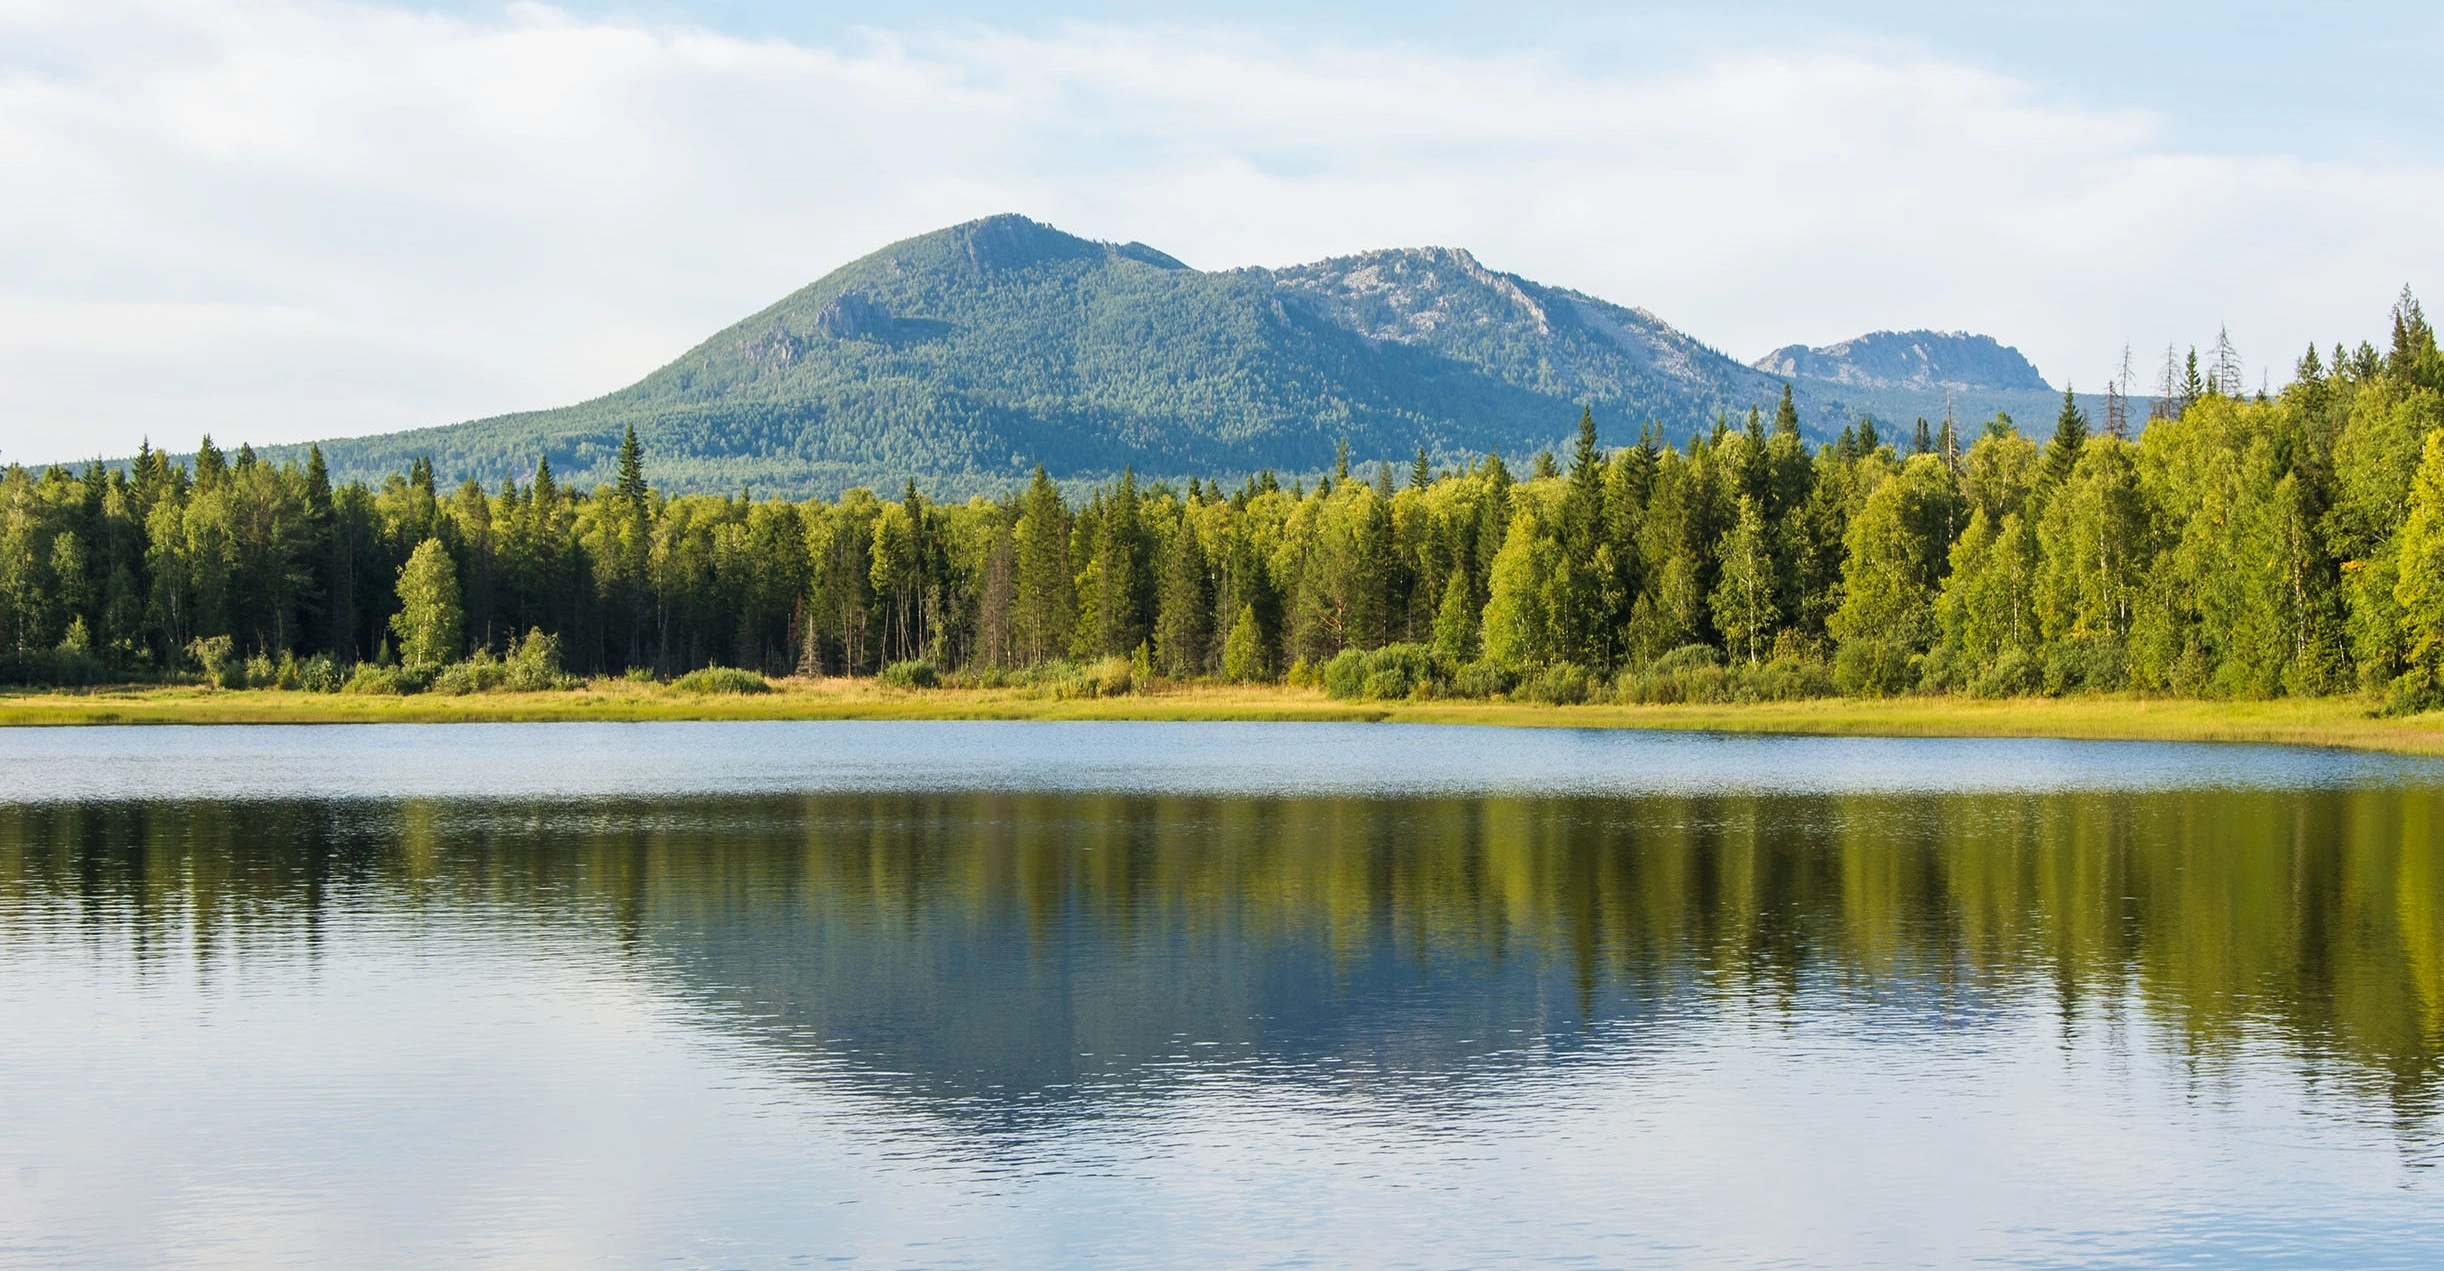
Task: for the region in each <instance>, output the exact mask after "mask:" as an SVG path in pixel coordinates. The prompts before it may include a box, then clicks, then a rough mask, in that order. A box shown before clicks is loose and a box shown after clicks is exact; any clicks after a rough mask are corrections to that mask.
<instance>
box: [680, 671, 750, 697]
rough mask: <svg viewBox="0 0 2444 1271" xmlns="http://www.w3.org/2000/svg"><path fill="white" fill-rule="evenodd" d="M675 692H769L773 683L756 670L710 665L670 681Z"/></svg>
mask: <svg viewBox="0 0 2444 1271" xmlns="http://www.w3.org/2000/svg"><path fill="white" fill-rule="evenodd" d="M670 687H671V691H672V692H674V693H769V692H771V691H772V684H771V682H770V681H768V680H766V679H765V678H764V677H763V676H762V675H759V674H757V673H756V672H754V671H742V670H740V669H738V668H737V667H734V666H708V667H704V668H702V669H699V670H694V671H690V672H688V673H687V674H685V675H682V676H680V677H679V678H678V679H675V680H672V681H671V682H670Z"/></svg>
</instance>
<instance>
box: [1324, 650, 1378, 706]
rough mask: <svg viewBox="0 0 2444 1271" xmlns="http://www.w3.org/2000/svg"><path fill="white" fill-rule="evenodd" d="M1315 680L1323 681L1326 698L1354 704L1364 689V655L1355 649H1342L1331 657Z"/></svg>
mask: <svg viewBox="0 0 2444 1271" xmlns="http://www.w3.org/2000/svg"><path fill="white" fill-rule="evenodd" d="M1316 678H1317V679H1320V680H1322V681H1323V683H1324V693H1325V695H1326V696H1328V697H1337V698H1339V699H1341V700H1342V701H1345V702H1354V701H1356V700H1357V699H1358V696H1359V694H1360V693H1361V692H1363V691H1364V689H1365V685H1366V655H1365V654H1363V653H1360V652H1358V651H1357V650H1356V649H1343V650H1341V651H1340V652H1339V653H1336V654H1334V655H1332V660H1331V661H1329V662H1326V663H1325V664H1324V669H1323V670H1322V671H1320V672H1318V673H1317V675H1316Z"/></svg>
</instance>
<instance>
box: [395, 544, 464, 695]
mask: <svg viewBox="0 0 2444 1271" xmlns="http://www.w3.org/2000/svg"><path fill="white" fill-rule="evenodd" d="M398 594H399V612H398V613H397V614H396V615H394V616H393V617H392V618H391V620H390V629H391V630H392V631H393V632H395V633H397V635H398V637H399V660H400V661H402V662H405V663H406V664H408V665H409V666H439V665H441V664H443V663H446V662H448V661H450V660H451V659H452V658H455V657H457V656H458V652H459V649H460V648H461V647H462V646H463V644H464V643H465V634H464V626H463V624H464V622H465V615H464V613H463V611H462V610H461V609H460V608H459V604H458V567H457V566H456V565H454V564H452V563H451V561H450V554H449V550H448V549H447V548H445V547H443V546H442V543H441V540H440V539H438V538H428V539H426V540H424V541H423V542H422V543H419V544H417V545H416V550H415V551H414V553H412V554H410V555H409V556H408V558H407V563H406V564H405V565H402V566H400V568H399V592H398Z"/></svg>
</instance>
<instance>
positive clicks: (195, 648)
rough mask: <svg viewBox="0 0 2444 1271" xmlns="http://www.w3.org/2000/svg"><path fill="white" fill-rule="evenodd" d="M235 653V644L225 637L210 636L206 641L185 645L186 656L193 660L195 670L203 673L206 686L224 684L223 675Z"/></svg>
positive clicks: (194, 641)
mask: <svg viewBox="0 0 2444 1271" xmlns="http://www.w3.org/2000/svg"><path fill="white" fill-rule="evenodd" d="M235 652H236V645H235V643H234V642H232V641H231V640H230V638H229V637H228V636H225V635H219V636H212V637H209V638H207V639H199V640H191V641H189V642H188V643H187V656H188V657H190V658H193V659H194V660H195V665H196V667H197V669H199V670H201V671H202V672H203V673H204V683H206V684H221V683H224V682H225V680H226V679H227V676H226V674H225V673H226V672H227V671H228V669H229V665H230V662H231V660H232V656H233V655H234V653H235ZM243 682H244V681H243V680H241V681H240V683H243Z"/></svg>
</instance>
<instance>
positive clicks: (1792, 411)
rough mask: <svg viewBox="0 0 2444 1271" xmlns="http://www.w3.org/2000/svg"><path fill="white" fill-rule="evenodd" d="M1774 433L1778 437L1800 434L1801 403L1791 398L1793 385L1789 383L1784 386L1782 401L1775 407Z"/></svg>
mask: <svg viewBox="0 0 2444 1271" xmlns="http://www.w3.org/2000/svg"><path fill="white" fill-rule="evenodd" d="M1774 435H1775V436H1777V437H1796V436H1798V435H1799V404H1798V403H1797V402H1794V401H1792V400H1791V386H1790V385H1789V384H1788V383H1785V384H1783V386H1782V401H1781V403H1780V404H1779V405H1777V406H1775V407H1774Z"/></svg>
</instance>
